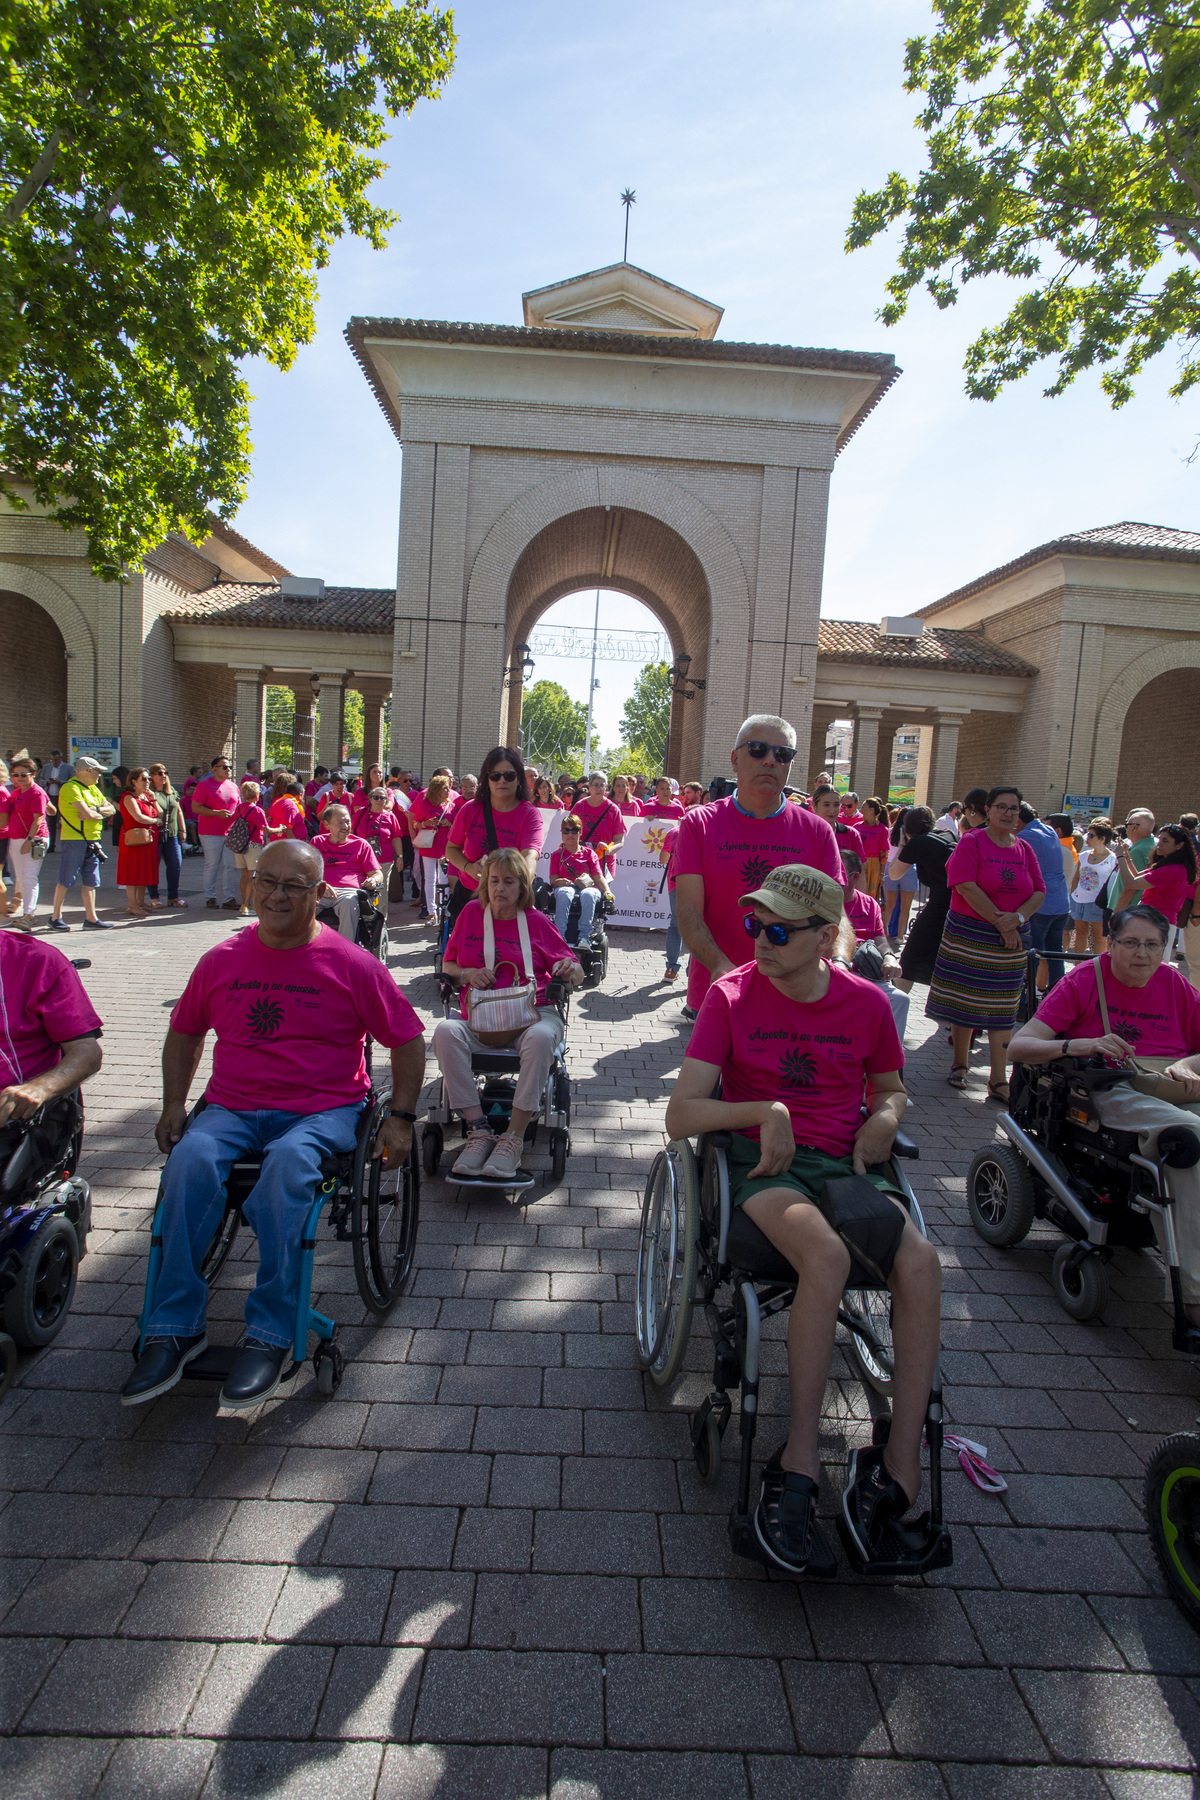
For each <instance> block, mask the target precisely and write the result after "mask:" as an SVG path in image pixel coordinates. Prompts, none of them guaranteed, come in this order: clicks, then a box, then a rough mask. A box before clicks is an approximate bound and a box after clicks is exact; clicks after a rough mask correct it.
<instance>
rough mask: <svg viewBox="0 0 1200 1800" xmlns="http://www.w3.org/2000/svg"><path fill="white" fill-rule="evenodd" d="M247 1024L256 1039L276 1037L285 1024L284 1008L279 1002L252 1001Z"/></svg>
mask: <svg viewBox="0 0 1200 1800" xmlns="http://www.w3.org/2000/svg"><path fill="white" fill-rule="evenodd" d="M246 1023H247V1025H249V1027H250V1030H251V1031H252V1032H253V1034H254V1036H255V1037H256V1038H269V1037H274V1036H275V1033H276V1032H277V1031H278V1030H279V1028H280V1026H281V1025H282V1024H283V1008H282V1006H280V1004H279V1002H278V1001H277V1000H252V1001H251V1002H250V1010H249V1012H248V1013H247V1014H246Z"/></svg>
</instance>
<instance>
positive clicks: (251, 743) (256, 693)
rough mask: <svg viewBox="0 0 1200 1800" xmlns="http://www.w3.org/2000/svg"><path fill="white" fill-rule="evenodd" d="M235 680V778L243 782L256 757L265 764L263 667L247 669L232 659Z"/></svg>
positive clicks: (259, 764) (231, 666)
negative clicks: (247, 765) (247, 768)
mask: <svg viewBox="0 0 1200 1800" xmlns="http://www.w3.org/2000/svg"><path fill="white" fill-rule="evenodd" d="M229 666H230V668H231V669H232V670H233V677H234V680H235V681H236V682H237V699H236V701H235V703H234V704H235V708H236V710H235V712H234V742H233V778H234V780H235V781H237V782H241V781H242V779H243V778H244V776H245V773H246V764H247V762H249V760H250V758H251V757H253V758H254V760H255V761H256V762H257V763H258V766H259V768H261V767H262V760H263V755H264V752H265V740H266V729H267V718H266V706H265V699H266V688H265V686H264V684H263V675H264V671H263V670H262V669H260V668H252V669H247V668H243V667H239V666H238V665H236V664H234V663H230V665H229Z"/></svg>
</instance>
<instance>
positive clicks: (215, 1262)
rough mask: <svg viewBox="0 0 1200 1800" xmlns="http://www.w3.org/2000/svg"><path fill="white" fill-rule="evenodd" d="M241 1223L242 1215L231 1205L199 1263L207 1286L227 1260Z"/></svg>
mask: <svg viewBox="0 0 1200 1800" xmlns="http://www.w3.org/2000/svg"><path fill="white" fill-rule="evenodd" d="M241 1224H242V1215H241V1212H240V1210H239V1208H238V1207H236V1206H231V1207H229V1208H228V1209H227V1211H226V1213H225V1216H224V1217H223V1218H222V1220H221V1223H220V1224H219V1225H218V1226H217V1229H216V1230H215V1231H214V1232H213V1234H212V1241H211V1242H210V1244H209V1246H208V1249H207V1250H206V1251H205V1252H204V1256H203V1258H202V1259H201V1263H200V1274H201V1276H202V1277H203V1279H204V1280H205V1281H207V1283H208V1285H209V1287H211V1286H212V1284H213V1282H214V1281H215V1280H216V1279H217V1276H218V1275H219V1274H220V1273H221V1270H222V1269H223V1268H224V1266H225V1264H226V1262H227V1261H228V1260H229V1253H230V1251H231V1250H232V1249H233V1245H234V1240H235V1239H236V1237H237V1234H238V1232H239V1230H240V1229H241Z"/></svg>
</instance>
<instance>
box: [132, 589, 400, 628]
mask: <svg viewBox="0 0 1200 1800" xmlns="http://www.w3.org/2000/svg"><path fill="white" fill-rule="evenodd" d="M395 612H396V590H395V588H353V587H327V588H326V589H325V597H324V599H322V600H285V599H284V597H283V595H282V594H281V593H280V591H279V584H278V583H277V582H273V581H219V582H217V583H216V585H215V586H213V587H210V588H205V589H204V590H203V592H202V593H199V594H189V596H188V598H187V600H186V601H185V602H184V603H183V605H181V606H177V607H173V608H172V609H171V610H170V611H169V612H164V613H163V615H162V616H163V618H165V619H174V620H177V621H178V622H179V623H180V624H192V625H277V626H278V625H284V626H291V627H292V628H293V629H294V630H296V631H362V632H370V633H372V634H378V633H382V634H383V635H384V636H386V637H390V636H391V635H392V620H393V618H394V616H395Z"/></svg>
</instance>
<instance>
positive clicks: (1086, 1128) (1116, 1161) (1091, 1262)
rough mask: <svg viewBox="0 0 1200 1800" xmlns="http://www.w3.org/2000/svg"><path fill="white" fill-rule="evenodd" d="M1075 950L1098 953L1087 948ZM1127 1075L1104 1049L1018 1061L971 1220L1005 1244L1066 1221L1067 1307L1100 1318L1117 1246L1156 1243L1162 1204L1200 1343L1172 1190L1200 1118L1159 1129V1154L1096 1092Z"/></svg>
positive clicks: (973, 1171) (1056, 1274) (1178, 1319)
mask: <svg viewBox="0 0 1200 1800" xmlns="http://www.w3.org/2000/svg"><path fill="white" fill-rule="evenodd" d="M1063 956H1064V958H1065V959H1066V960H1068V961H1076V962H1087V961H1090V960H1091V956H1090V954H1089V953H1084V952H1074V951H1064V952H1063ZM1038 960H1039V958H1038V953H1037V952H1031V954H1030V959H1029V969H1028V973H1027V977H1026V995H1025V1007H1026V1013H1027V1016H1028V1017H1029V1018H1032V1017H1033V1014H1034V1012H1035V1011H1036V1010H1037V989H1036V985H1035V981H1036V970H1037V963H1038ZM1120 1079H1121V1076H1120V1072H1119V1071H1117V1070H1114V1069H1112V1068H1110V1067H1109V1066H1108V1065H1107V1064H1106V1063H1105V1062H1104V1061H1103V1059H1102V1058H1100V1057H1089V1058H1085V1057H1063V1058H1061V1059H1060V1060H1058V1061H1057V1062H1052V1063H1039V1064H1038V1065H1037V1066H1036V1067H1034V1066H1033V1065H1026V1064H1023V1063H1017V1064H1014V1066H1013V1071H1012V1076H1011V1079H1010V1083H1009V1104H1008V1110H1007V1112H1006V1113H1005V1114H1004V1116H1003V1117H1002V1118H1001V1120H1000V1129H1001V1130H1002V1131H1003V1133H1004V1135H1005V1137H1006V1138H1007V1139H1008V1142H1007V1143H1005V1144H1000V1143H997V1144H989V1145H988V1146H987V1147H986V1149H983V1150H980V1151H979V1153H978V1154H977V1155H976V1157H975V1159H974V1161H973V1162H972V1164H971V1167H970V1171H969V1173H968V1175H967V1207H968V1210H969V1212H970V1215H971V1223H972V1225H973V1226H974V1227H975V1230H976V1231H977V1232H978V1234H979V1236H980V1237H981V1238H982V1239H983V1241H984V1243H985V1244H990V1245H991V1246H992V1248H993V1249H1008V1248H1011V1246H1013V1245H1014V1244H1019V1243H1021V1241H1022V1240H1023V1239H1024V1238H1025V1237H1026V1236H1027V1235H1028V1233H1029V1231H1030V1229H1031V1227H1032V1225H1033V1222H1034V1220H1035V1219H1045V1220H1048V1221H1049V1222H1050V1223H1051V1224H1053V1225H1056V1226H1057V1227H1058V1229H1059V1230H1060V1231H1061V1232H1062V1233H1063V1234H1064V1236H1065V1237H1066V1239H1067V1242H1066V1243H1063V1244H1060V1245H1059V1246H1058V1248H1057V1250H1056V1251H1055V1253H1054V1257H1053V1260H1052V1262H1051V1265H1050V1279H1051V1284H1052V1286H1053V1288H1054V1293H1055V1296H1056V1298H1057V1300H1058V1302H1059V1305H1060V1306H1061V1307H1062V1308H1063V1310H1064V1312H1067V1313H1069V1314H1070V1316H1071V1317H1072V1318H1073V1319H1079V1320H1081V1321H1082V1320H1087V1319H1094V1318H1096V1317H1097V1316H1098V1314H1100V1313H1102V1312H1103V1310H1104V1307H1105V1305H1106V1304H1107V1301H1108V1296H1109V1280H1108V1264H1109V1262H1110V1261H1111V1260H1112V1256H1113V1252H1114V1251H1115V1250H1124V1249H1127V1250H1147V1249H1151V1248H1154V1247H1155V1246H1156V1238H1155V1232H1154V1225H1153V1216H1154V1215H1158V1216H1159V1217H1160V1218H1161V1220H1162V1229H1163V1237H1164V1240H1165V1244H1166V1250H1167V1270H1168V1275H1169V1278H1170V1283H1171V1294H1172V1299H1173V1304H1174V1323H1173V1330H1172V1341H1173V1343H1174V1346H1175V1348H1176V1349H1177V1350H1182V1351H1185V1352H1188V1353H1190V1354H1192V1355H1196V1354H1200V1331H1198V1330H1197V1329H1196V1328H1195V1327H1194V1326H1192V1325H1189V1323H1188V1320H1187V1316H1186V1314H1185V1313H1184V1310H1183V1293H1182V1289H1181V1287H1180V1280H1179V1256H1178V1252H1177V1250H1176V1245H1175V1224H1174V1216H1173V1201H1174V1196H1173V1194H1172V1191H1171V1170H1172V1169H1190V1168H1193V1167H1194V1166H1195V1164H1196V1163H1197V1162H1200V1119H1198V1120H1197V1121H1196V1130H1195V1131H1191V1130H1189V1129H1188V1128H1187V1127H1186V1126H1184V1125H1171V1126H1167V1127H1166V1129H1165V1130H1163V1131H1162V1132H1160V1133H1159V1139H1158V1156H1157V1159H1151V1158H1148V1157H1145V1156H1143V1155H1142V1154H1141V1151H1140V1148H1139V1140H1138V1134H1137V1132H1136V1131H1120V1130H1116V1129H1114V1128H1112V1127H1110V1126H1106V1125H1104V1124H1103V1123H1102V1121H1101V1120H1100V1118H1099V1116H1098V1115H1097V1113H1096V1110H1095V1107H1094V1105H1093V1103H1092V1095H1093V1093H1095V1092H1096V1091H1097V1089H1100V1088H1103V1087H1109V1086H1112V1084H1113V1083H1114V1081H1118V1080H1120Z"/></svg>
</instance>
